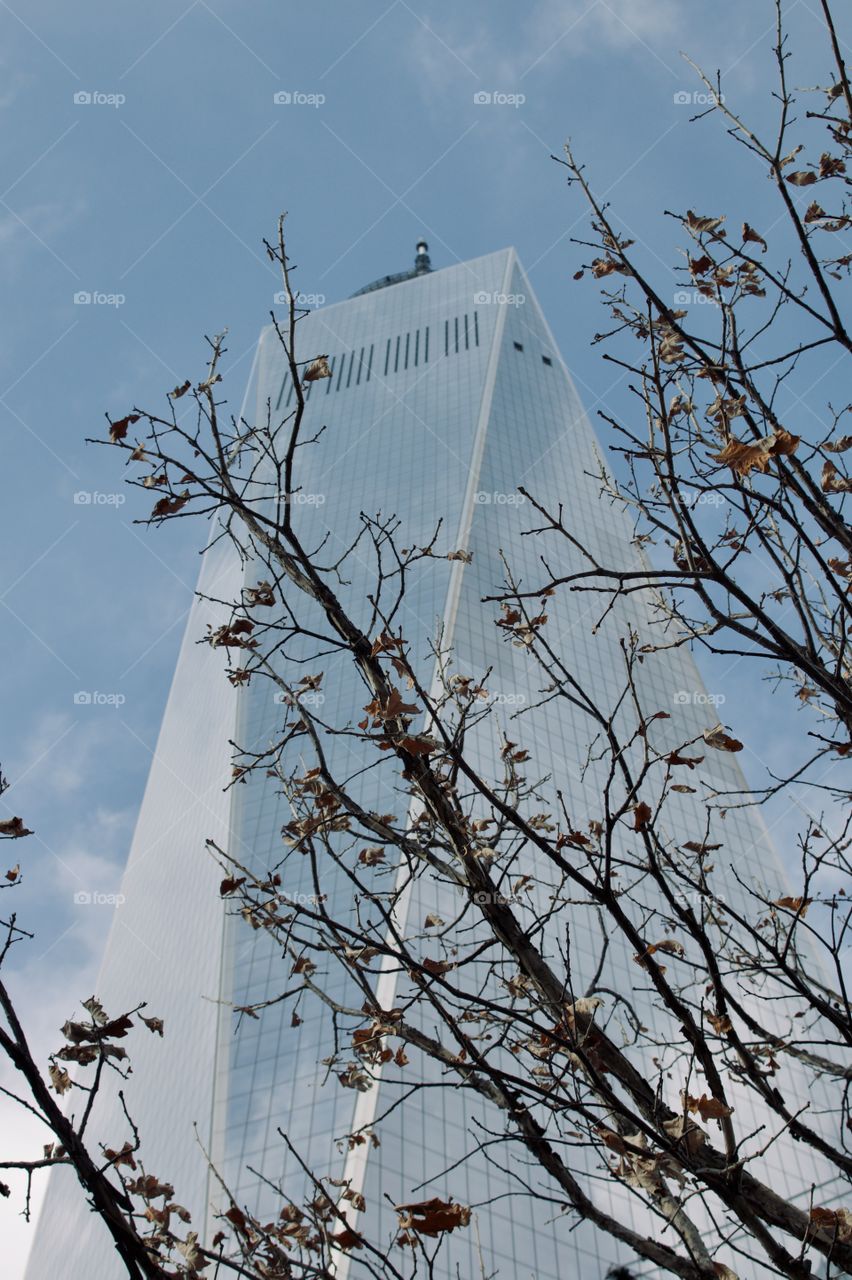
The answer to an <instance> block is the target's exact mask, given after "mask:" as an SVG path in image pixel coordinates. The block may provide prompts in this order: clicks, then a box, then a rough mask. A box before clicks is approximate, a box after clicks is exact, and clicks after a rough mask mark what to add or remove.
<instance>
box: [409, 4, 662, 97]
mask: <svg viewBox="0 0 852 1280" xmlns="http://www.w3.org/2000/svg"><path fill="white" fill-rule="evenodd" d="M678 19H679V10H678V6H677V5H676V4H675V2H674V0H646V2H643V3H642V4H637V3H636V0H538V2H537V3H535V4H533V5H532V6H530V7H529V8H528V9H526V10H525V11H522V12H521V13H519V15H518V18H517V22H516V25H515V26H514V30H513V31H511V32H507V30H506V27H505V26H500V27H498V26H497V24H495V23H494V22H489V21H487V20H482V19H479V20H477V19H476V18H474V17H473V16H472V15H469V14H465V16H464V17H463V18H459V19H457V20H455V21H454V22H452V23H447V22H442V21H438V20H437V19H432V18H430V17H429V15H428V14H424V15H423V17H422V21H418V22H417V23H416V24H415V26H414V29H413V31H412V34H411V39H410V41H409V53H410V56H411V58H412V61H413V62H414V65H415V68H416V69H417V71H418V72H419V74H420V76H421V79H422V81H423V84H424V88H426V89H427V90H428V91H430V92H432V93H434V92H435V91H436V90H437V91H440V90H445V89H447V88H449V87H450V85H455V86H456V87H457V86H458V84H459V83H460V82H463V81H464V80H468V81H469V82H470V85H471V88H472V89H474V88H476V81H477V80H479V82H480V87H482V85H486V86H489V87H492V88H500V89H503V90H505V91H507V92H509V91H511V90H512V89H517V88H518V87H519V86H520V83H521V81H522V80H523V79H524V77H525V76H526V75H528V74H530V73H532V72H534V71H536V70H538V69H543V70H549V69H552V68H553V67H555V66H558V65H560V64H562V63H564V62H565V61H568V60H570V59H572V58H577V57H586V56H588V55H589V54H593V53H594V52H595V51H596V50H597V51H600V50H601V48H602V47H603V48H606V49H608V50H618V51H626V50H629V49H631V48H635V49H637V50H639V51H642V50H643V49H644V50H645V51H646V52H647V53H648V55H649V56H654V55H655V54H656V50H655V49H654V43H655V42H658V41H661V40H663V39H664V38H666V37H668V36H670V35H671V34H672V33H673V31H674V29H675V27H676V24H677V22H678ZM507 36H510V38H507Z"/></svg>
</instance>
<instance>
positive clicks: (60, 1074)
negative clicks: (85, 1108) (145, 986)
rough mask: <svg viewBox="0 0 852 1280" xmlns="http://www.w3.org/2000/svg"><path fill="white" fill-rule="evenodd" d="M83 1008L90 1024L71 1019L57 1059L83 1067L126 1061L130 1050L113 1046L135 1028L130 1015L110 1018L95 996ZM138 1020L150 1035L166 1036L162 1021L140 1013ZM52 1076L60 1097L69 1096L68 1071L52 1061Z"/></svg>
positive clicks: (69, 1081)
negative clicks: (110, 1061)
mask: <svg viewBox="0 0 852 1280" xmlns="http://www.w3.org/2000/svg"><path fill="white" fill-rule="evenodd" d="M82 1004H83V1008H84V1009H85V1010H86V1012H87V1013H88V1014H89V1018H90V1020H89V1021H87V1022H86V1021H80V1020H75V1019H70V1018H69V1019H68V1021H67V1022H66V1023H65V1024H64V1026H63V1027H62V1034H63V1036H64V1037H65V1040H66V1043H65V1044H64V1045H63V1046H62V1048H61V1049H59V1050H58V1052H57V1053H56V1054H55V1057H56V1058H60V1059H61V1060H62V1061H63V1062H76V1063H77V1065H78V1066H81V1067H86V1066H89V1065H90V1064H91V1063H92V1062H96V1061H97V1060H98V1059H110V1058H112V1059H115V1060H117V1061H121V1060H122V1059H125V1058H126V1057H127V1050H126V1049H124V1048H123V1047H122V1046H121V1045H118V1044H113V1043H112V1042H113V1041H114V1040H123V1039H124V1038H125V1036H126V1035H127V1033H128V1032H129V1031H130V1030H131V1029H132V1028H133V1026H134V1023H133V1019H132V1018H131V1017H130V1015H129V1014H127V1013H123V1014H121V1015H120V1017H118V1018H110V1017H109V1015H108V1014H107V1013H106V1011H105V1010H104V1008H103V1005H102V1004H101V1003H100V1001H99V1000H98V999H97V998H96V997H95V996H90V997H89V999H88V1000H84V1001H83V1002H82ZM138 1017H139V1020H140V1022H143V1023H144V1024H145V1026H146V1027H147V1028H148V1030H149V1031H151V1032H152V1033H153V1034H155V1035H159V1036H162V1034H163V1020H162V1018H147V1017H145V1015H144V1014H143V1013H139V1014H138ZM48 1075H49V1076H50V1082H51V1084H52V1086H53V1088H54V1090H55V1091H56V1092H57V1093H59V1094H63V1093H67V1091H68V1090H69V1089H70V1088H71V1077H70V1076H69V1074H68V1072H67V1071H66V1070H65V1068H64V1067H61V1066H59V1064H58V1063H57V1062H55V1061H51V1063H50V1065H49V1067H48Z"/></svg>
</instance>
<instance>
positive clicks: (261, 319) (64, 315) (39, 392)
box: [0, 0, 849, 1277]
mask: <svg viewBox="0 0 852 1280" xmlns="http://www.w3.org/2000/svg"><path fill="white" fill-rule="evenodd" d="M786 7H787V10H788V18H789V23H790V28H791V32H792V34H793V37H794V39H795V41H796V43H797V47H798V49H799V54H800V63H799V66H798V71H797V76H796V80H797V82H798V83H804V84H808V83H810V84H812V83H814V82H815V80H817V79H818V78H819V75H818V68H821V67H822V62H821V60H816V59H815V51H816V49H817V46H818V40H819V35H820V20H819V16H818V12H817V11H818V3H817V0H797V2H796V3H790V4H788V5H787V6H786ZM772 23H773V13H772V5H771V4H770V3H769V0H749V3H748V4H742V3H731V2H730V0H719V3H716V4H714V5H700V6H699V5H684V4H679V3H677V2H676V0H607V2H604V0H529V2H528V3H527V4H525V5H523V6H521V5H517V4H512V3H507V2H506V0H492V2H491V3H489V4H487V5H486V4H475V5H470V6H466V7H465V8H464V9H462V8H460V7H459V6H458V4H451V3H449V2H448V0H433V3H430V4H424V3H423V2H422V0H417V2H415V0H411V3H409V2H408V0H392V2H389V0H378V2H377V3H374V2H373V0H360V2H359V3H355V4H343V3H341V0H335V2H333V3H331V2H329V0H313V2H312V3H311V4H294V3H292V2H291V3H288V4H284V5H282V4H281V3H278V2H273V0H250V2H249V3H246V0H243V2H242V3H236V2H235V0H193V2H192V3H187V4H185V5H184V4H183V3H180V2H177V3H168V4H166V3H163V2H162V0H149V2H148V3H147V4H146V5H144V6H131V5H116V4H115V3H114V2H113V3H109V4H108V3H102V2H101V0H88V2H87V3H86V4H85V5H83V6H82V7H81V6H68V5H66V4H58V3H48V2H46V0H29V3H28V4H27V5H26V6H24V5H22V4H21V3H20V2H19V0H15V3H13V4H7V3H5V2H4V0H0V30H2V43H1V44H0V48H2V50H3V52H2V54H0V111H2V113H3V122H4V125H5V127H4V128H3V130H2V135H0V146H2V150H3V164H2V174H3V179H2V184H0V185H2V187H3V190H2V192H0V250H2V253H0V279H2V286H3V293H4V297H5V300H6V301H5V306H4V308H3V316H2V325H3V341H2V344H0V424H1V425H0V429H2V433H3V456H4V462H5V466H4V479H5V485H4V495H3V508H2V547H3V556H2V559H1V560H0V602H2V606H3V609H2V613H3V619H2V628H0V644H2V650H3V670H4V673H5V676H6V679H5V680H4V691H3V692H4V702H3V706H4V709H5V714H4V716H3V733H2V739H1V740H0V759H2V762H3V765H4V769H5V772H6V773H7V774H8V775H9V777H10V778H11V779H12V781H13V782H14V783H15V789H14V791H12V792H11V793H10V795H9V797H8V802H9V807H10V808H11V809H13V810H14V812H15V813H22V814H23V815H24V817H25V818H26V820H27V822H28V824H29V825H30V826H33V827H35V829H36V833H37V834H36V836H35V837H34V838H32V839H31V840H30V841H29V842H28V843H27V845H26V846H22V847H20V853H21V858H22V862H23V864H24V868H25V872H26V878H25V883H24V885H23V887H22V889H21V890H20V892H19V893H18V896H17V900H16V906H17V909H18V911H19V914H20V917H21V919H22V921H23V922H24V923H26V924H27V925H31V926H34V927H35V928H36V929H37V938H36V941H35V942H34V943H32V944H30V945H29V946H28V948H27V950H26V952H25V951H24V949H23V948H20V949H19V954H18V957H17V959H16V965H15V973H14V975H13V985H14V987H15V990H16V991H17V992H19V993H20V995H21V996H22V997H23V998H25V999H27V1002H28V1004H29V1005H30V1006H31V1020H32V1035H33V1041H34V1044H35V1045H36V1046H37V1048H38V1050H39V1052H40V1053H41V1054H42V1056H43V1055H44V1054H46V1052H47V1051H48V1049H50V1048H53V1047H55V1046H56V1043H57V1040H58V1035H57V1032H56V1028H57V1027H58V1026H59V1025H60V1024H61V1022H62V1021H63V1020H64V1018H65V1017H66V1016H67V1015H68V1014H69V1013H70V1012H71V1010H72V1008H73V1003H74V1000H75V998H76V997H78V996H82V997H85V996H87V995H88V994H89V993H90V991H91V989H92V987H93V985H94V974H95V972H96V967H97V960H98V956H99V953H100V949H101V946H102V943H103V939H104V936H105V932H106V929H107V927H108V925H109V916H110V912H109V908H108V906H98V905H97V904H95V903H92V904H90V905H88V906H85V907H81V906H79V905H75V903H74V894H75V893H79V892H84V893H85V892H87V893H90V894H91V893H94V894H98V893H100V894H109V893H111V892H115V890H116V889H117V885H118V879H119V876H120V871H121V866H122V863H123V859H124V856H125V853H126V849H127V846H128V842H129V838H130V833H131V830H132V824H133V820H134V815H135V811H136V808H137V807H138V804H139V801H140V798H141V795H142V790H143V787H144V784H145V778H146V774H147V770H148V765H149V761H150V758H151V752H152V750H153V747H154V744H155V740H156V733H157V728H158V723H159V719H160V716H161V713H162V709H163V705H164V702H165V698H166V694H167V690H168V683H169V680H170V677H171V673H172V669H173V665H174V661H175V657H176V653H177V648H178V644H179V641H180V637H181V632H182V626H183V621H184V618H185V614H186V610H187V608H188V605H189V602H190V597H191V592H192V587H193V582H194V578H195V574H196V572H197V555H198V550H199V542H200V538H201V532H202V531H201V529H200V527H194V526H193V525H192V524H189V523H183V522H179V523H178V524H177V525H175V526H171V527H169V528H168V529H164V530H158V531H153V532H151V531H149V532H143V531H141V530H139V529H136V528H134V527H133V526H132V523H131V521H132V518H133V514H135V511H134V502H133V500H132V497H131V498H129V500H128V501H127V502H122V501H121V499H123V498H124V497H125V494H124V493H122V490H121V485H120V481H119V469H118V467H117V465H116V458H115V457H114V456H111V455H110V453H109V451H108V450H99V449H94V448H92V447H91V446H86V445H85V444H84V438H85V436H87V435H98V434H101V433H102V428H103V421H104V418H103V415H104V413H105V412H108V413H109V414H110V415H111V416H112V417H117V416H121V415H122V414H124V413H126V412H127V411H128V410H129V408H130V407H131V406H132V405H133V404H134V403H140V404H145V405H148V406H154V405H156V404H158V403H160V398H161V397H162V395H163V393H164V392H165V391H167V390H169V389H171V388H172V387H173V386H175V385H176V384H177V383H179V382H183V381H184V380H185V379H186V378H187V377H197V376H198V375H199V373H200V370H201V367H202V362H203V359H204V354H205V347H204V343H203V336H204V334H205V333H213V332H215V331H218V330H220V329H221V328H223V327H225V326H227V327H228V329H229V335H230V336H229V344H228V345H229V355H228V358H227V361H226V365H225V378H226V388H227V389H228V392H229V395H230V398H231V400H232V402H235V404H236V405H238V404H239V400H240V397H241V394H242V390H243V387H244V384H245V381H246V378H247V376H248V373H249V368H250V363H251V354H252V348H253V344H254V342H255V339H256V336H257V333H258V330H259V329H260V327H261V325H262V324H264V323H265V322H266V321H267V319H268V312H269V309H270V307H271V306H272V303H273V295H274V293H275V292H276V290H277V289H278V288H279V287H280V286H279V282H278V280H277V278H276V275H275V272H274V270H273V268H272V265H271V264H270V263H269V262H268V261H267V259H266V257H265V254H264V252H263V248H262V243H261V242H262V239H263V237H264V236H271V235H272V234H273V233H274V226H275V219H276V217H277V215H278V213H279V211H281V210H282V209H288V210H289V211H290V219H289V235H290V247H291V252H292V254H293V257H294V259H295V261H296V262H297V263H298V265H299V268H300V271H299V276H298V283H299V286H300V288H301V289H302V290H304V291H305V292H308V293H317V294H322V295H324V296H325V297H326V298H327V299H328V300H329V301H335V300H338V299H340V298H342V297H346V296H347V295H348V294H350V293H351V292H352V291H353V290H354V289H356V288H358V287H359V286H360V285H362V284H364V283H366V282H367V281H369V280H371V279H373V278H374V277H376V276H379V275H383V274H385V273H387V272H391V271H397V270H401V269H404V268H406V267H407V266H408V265H409V264H410V262H411V260H412V258H413V253H414V245H415V242H416V240H417V239H418V238H419V237H420V236H421V235H423V236H425V237H426V239H427V240H428V241H429V245H430V251H431V254H432V261H433V265H435V266H436V267H440V266H444V265H448V264H450V263H452V262H455V261H457V260H460V259H465V258H469V257H476V256H479V255H480V254H483V253H487V252H490V251H491V250H493V249H497V248H501V247H503V246H505V245H507V244H514V245H515V246H516V247H517V249H518V251H519V253H520V256H521V259H522V261H523V262H524V264H525V266H526V268H527V270H528V272H529V274H530V278H531V282H532V285H533V287H534V288H535V290H536V291H537V293H538V295H539V298H540V301H541V302H542V304H543V307H544V310H545V312H546V314H547V315H548V318H549V320H550V322H551V324H552V326H553V328H554V331H555V334H556V337H557V340H558V341H559V343H560V345H561V348H562V351H563V353H564V354H565V356H566V358H567V360H568V363H569V365H570V366H571V367H572V369H573V371H574V373H575V377H576V379H577V383H578V387H579V389H580V392H581V395H582V396H583V398H584V401H585V403H586V405H587V408H589V410H590V411H594V410H595V409H596V408H598V407H601V406H602V405H603V406H606V407H615V406H616V405H618V404H619V403H623V401H620V399H619V397H623V394H624V390H623V387H621V386H620V385H618V383H617V380H615V382H614V379H613V371H612V369H611V368H608V367H607V366H606V365H604V364H603V363H602V362H601V360H600V356H599V352H598V351H597V350H595V349H590V347H589V341H590V338H591V336H592V334H593V333H594V332H595V330H596V329H597V328H599V327H603V324H602V313H601V312H600V311H599V309H598V307H597V303H596V288H597V286H596V285H595V284H594V283H593V282H592V281H591V280H589V278H588V277H587V278H586V280H585V281H583V282H582V283H581V284H575V283H574V282H573V281H572V279H571V277H572V274H573V272H574V271H575V270H576V268H577V267H578V266H579V264H580V261H581V260H582V257H583V255H582V252H581V251H580V250H579V249H577V248H576V246H572V245H571V243H570V237H571V235H581V234H582V233H583V230H584V222H583V219H584V209H583V207H582V204H581V200H580V197H579V195H578V194H576V193H575V192H573V191H569V190H568V189H567V187H566V184H565V178H564V171H562V170H561V169H560V168H559V167H558V166H557V165H555V164H554V163H553V161H552V160H551V159H550V158H549V156H550V153H551V152H557V153H558V152H559V151H560V148H561V146H562V143H563V141H564V139H565V138H566V137H568V136H570V137H571V138H572V140H573V143H574V145H575V147H576V149H577V152H578V154H579V155H580V156H582V157H584V158H585V159H586V160H587V161H588V165H589V172H590V176H591V177H592V179H593V181H594V184H595V186H596V188H597V189H598V191H600V192H602V193H604V194H606V195H607V196H608V198H609V199H610V200H612V201H613V202H614V205H615V207H616V209H617V212H618V217H619V218H620V220H621V222H622V223H623V224H624V226H625V228H626V229H628V230H629V232H630V234H632V235H633V236H635V238H636V240H637V242H638V249H637V252H638V253H639V254H640V256H641V258H642V260H643V262H644V263H646V264H647V266H648V268H649V269H650V270H651V271H653V272H654V273H656V277H657V279H658V280H661V281H663V282H666V281H667V282H668V283H667V286H666V287H668V288H671V289H673V288H674V287H675V284H674V278H673V277H672V276H671V272H670V265H671V263H672V262H673V261H674V260H675V255H674V253H673V252H672V250H671V240H670V237H671V223H670V222H669V223H668V224H667V223H666V220H665V219H664V218H663V217H662V215H661V211H662V210H663V209H664V208H675V209H685V208H686V207H688V206H691V207H693V208H696V209H699V210H701V211H702V212H707V213H717V212H719V211H720V207H721V206H725V208H726V211H728V212H729V213H730V214H731V216H732V218H735V217H738V218H742V217H743V216H749V217H750V218H751V219H752V220H756V214H755V211H757V213H758V214H759V211H760V209H761V208H762V207H763V206H764V204H765V202H766V200H767V191H766V185H767V184H766V183H765V182H764V181H763V180H762V179H761V178H760V176H758V175H755V173H754V171H753V170H751V169H750V168H749V166H748V165H747V164H746V163H745V159H744V157H743V155H742V154H739V153H738V151H737V149H736V148H732V147H731V145H730V144H729V143H728V142H727V141H726V140H725V139H724V136H723V133H722V130H721V129H720V128H719V126H718V125H717V124H716V123H714V122H712V121H704V122H703V123H701V124H698V125H690V124H689V117H690V115H691V114H692V113H693V111H694V109H695V108H694V107H690V106H689V105H683V104H682V103H679V102H677V101H676V95H678V94H684V93H688V94H691V93H693V92H694V91H696V90H699V91H700V89H701V86H700V84H698V83H697V82H696V80H695V79H694V77H693V74H692V72H691V71H690V69H689V68H688V67H687V66H686V64H685V63H684V62H683V61H682V59H681V57H680V55H679V51H680V50H681V49H684V50H687V51H688V52H689V53H690V54H691V55H692V56H694V57H695V58H696V60H697V61H699V62H701V63H702V64H703V65H704V66H705V67H706V68H708V69H710V70H715V69H716V68H717V67H718V68H721V70H722V72H723V76H724V88H725V92H726V94H727V95H728V96H729V98H730V99H732V100H735V101H736V102H737V104H738V105H739V106H741V107H742V109H743V111H744V112H745V114H746V115H748V116H750V118H752V119H757V120H758V121H766V120H768V119H769V118H770V115H771V102H770V100H769V98H768V94H767V87H768V76H769V73H770V57H771V54H770V46H771V38H772ZM844 34H845V36H846V38H847V39H848V36H849V31H848V30H847V31H846V32H845V33H844ZM823 78H824V77H823ZM483 94H485V95H490V96H491V99H492V100H491V102H490V103H483V102H477V100H476V96H477V95H480V96H481V95H483ZM275 95H279V97H280V96H281V95H284V96H285V97H286V96H287V95H289V97H290V101H289V102H286V101H284V102H280V101H279V102H278V103H276V101H275ZM519 99H523V100H522V101H519ZM720 173H721V174H723V175H724V179H725V189H724V190H723V191H722V190H720V182H719V175H720ZM738 202H739V204H738ZM80 294H83V295H91V296H92V298H93V300H92V301H90V302H88V303H85V302H81V301H75V295H80ZM80 494H82V495H88V496H89V501H87V502H81V501H76V502H75V495H80ZM736 679H737V677H732V681H733V683H732V688H733V690H734V692H735V693H736V692H737V685H736ZM81 690H82V691H86V692H88V693H91V694H94V693H98V694H101V695H104V694H105V695H108V696H109V698H110V699H111V700H108V701H102V700H101V701H98V700H97V699H95V700H93V701H92V702H91V703H89V704H87V705H80V704H75V702H74V695H75V693H78V692H80V691H81ZM119 699H122V700H123V701H119ZM732 715H733V713H732ZM726 718H728V719H730V718H731V716H728V717H726ZM733 723H734V727H735V729H736V727H737V725H736V717H735V716H734V717H733ZM740 727H742V726H740ZM783 751H784V744H783V742H778V741H777V740H774V739H773V740H772V741H770V735H769V734H768V733H767V735H766V740H765V743H764V749H763V754H764V755H765V756H766V758H770V753H771V752H775V753H776V754H778V753H780V754H782V755H783ZM34 993H37V994H38V999H37V1000H34V999H32V996H33V995H34ZM0 1115H2V1124H3V1128H4V1132H5V1131H10V1132H12V1131H14V1132H15V1133H18V1132H19V1133H20V1136H21V1139H22V1141H23V1139H24V1138H25V1137H26V1138H29V1132H30V1131H29V1129H28V1127H27V1126H26V1125H25V1124H24V1123H22V1122H19V1121H18V1120H14V1121H13V1120H12V1118H11V1117H10V1118H9V1119H8V1123H7V1121H6V1113H5V1112H0ZM16 1208H17V1206H16V1205H10V1204H9V1202H2V1203H0V1231H2V1235H3V1241H4V1245H3V1248H4V1254H6V1252H7V1248H8V1249H11V1251H12V1254H11V1256H12V1258H13V1261H12V1263H11V1268H12V1269H11V1271H10V1270H9V1255H7V1256H6V1258H5V1262H6V1274H7V1275H9V1276H10V1277H13V1276H16V1275H19V1274H21V1267H22V1258H23V1256H24V1251H25V1248H26V1240H27V1231H26V1229H24V1228H22V1226H21V1224H20V1223H19V1221H18V1220H17V1219H16V1218H15V1216H14V1215H15V1212H16ZM9 1242H11V1243H9Z"/></svg>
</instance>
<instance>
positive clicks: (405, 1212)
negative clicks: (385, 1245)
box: [396, 1196, 470, 1245]
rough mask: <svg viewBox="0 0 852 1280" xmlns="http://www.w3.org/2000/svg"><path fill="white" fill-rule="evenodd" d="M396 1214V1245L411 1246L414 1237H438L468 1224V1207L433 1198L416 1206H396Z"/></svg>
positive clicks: (437, 1197) (436, 1197) (452, 1201)
mask: <svg viewBox="0 0 852 1280" xmlns="http://www.w3.org/2000/svg"><path fill="white" fill-rule="evenodd" d="M396 1212H397V1214H398V1216H399V1226H400V1231H401V1233H402V1234H401V1235H400V1236H399V1237H398V1238H397V1243H398V1244H404V1245H405V1244H407V1245H413V1243H414V1240H413V1239H412V1238H411V1236H410V1233H411V1232H413V1233H414V1235H415V1236H433V1237H434V1236H440V1235H443V1234H444V1233H446V1232H450V1231H455V1230H456V1228H457V1227H466V1226H468V1224H469V1223H470V1207H469V1206H468V1205H464V1204H457V1203H456V1202H455V1201H454V1200H441V1199H440V1197H439V1196H434V1197H433V1198H432V1199H431V1200H421V1201H419V1202H417V1203H416V1204H398V1205H396Z"/></svg>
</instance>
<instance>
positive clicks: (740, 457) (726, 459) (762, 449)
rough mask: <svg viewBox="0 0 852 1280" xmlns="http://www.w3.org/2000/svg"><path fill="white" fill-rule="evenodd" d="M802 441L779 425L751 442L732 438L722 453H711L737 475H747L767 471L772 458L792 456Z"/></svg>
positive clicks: (715, 459)
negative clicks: (769, 433)
mask: <svg viewBox="0 0 852 1280" xmlns="http://www.w3.org/2000/svg"><path fill="white" fill-rule="evenodd" d="M800 441H801V437H800V436H794V435H792V433H791V432H789V431H785V430H784V428H783V427H778V428H777V429H776V430H775V431H773V433H772V434H771V435H769V436H765V437H764V438H763V439H761V440H757V441H755V442H753V443H751V444H750V443H748V442H747V441H744V440H734V439H731V440H729V441H728V442H727V444H726V445H725V447H724V449H722V451H721V453H711V455H710V457H711V458H712V459H713V461H714V462H719V463H721V464H723V465H724V466H728V467H730V468H731V470H732V471H733V472H735V473H736V474H737V475H740V476H747V475H748V474H749V472H751V471H761V472H764V471H766V468H767V466H768V465H769V462H770V460H771V459H772V458H785V457H790V456H791V455H792V454H794V453H795V452H796V450H797V449H798V447H799V444H800ZM826 465H830V464H829V463H827V464H826Z"/></svg>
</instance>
